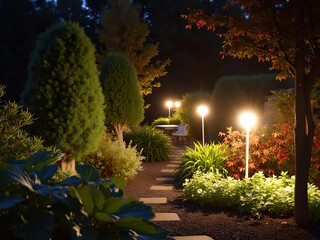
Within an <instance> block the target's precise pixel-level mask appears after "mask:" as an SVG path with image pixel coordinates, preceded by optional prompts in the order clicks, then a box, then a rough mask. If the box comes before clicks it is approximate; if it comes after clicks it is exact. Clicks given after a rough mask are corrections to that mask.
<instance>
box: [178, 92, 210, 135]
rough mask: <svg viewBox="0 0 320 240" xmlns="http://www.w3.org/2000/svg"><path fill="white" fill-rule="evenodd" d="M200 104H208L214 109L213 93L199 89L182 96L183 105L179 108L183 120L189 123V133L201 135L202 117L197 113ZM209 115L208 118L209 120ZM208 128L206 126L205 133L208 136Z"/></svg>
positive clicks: (184, 122)
mask: <svg viewBox="0 0 320 240" xmlns="http://www.w3.org/2000/svg"><path fill="white" fill-rule="evenodd" d="M200 105H206V106H207V107H208V108H209V109H210V110H209V111H212V94H211V93H209V92H206V91H202V90H198V91H193V92H190V93H186V94H185V95H183V96H182V100H181V105H180V107H179V108H178V109H177V112H176V113H177V114H178V115H179V117H180V119H181V122H182V123H183V124H189V126H190V130H189V135H191V136H193V137H196V138H199V137H201V117H200V116H199V115H198V114H197V108H198V107H199V106H200ZM208 117H210V115H208V116H207V117H206V119H207V120H208ZM208 130H209V129H208V128H205V135H206V136H208V135H209V134H208Z"/></svg>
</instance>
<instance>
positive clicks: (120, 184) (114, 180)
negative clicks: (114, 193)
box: [111, 176, 126, 188]
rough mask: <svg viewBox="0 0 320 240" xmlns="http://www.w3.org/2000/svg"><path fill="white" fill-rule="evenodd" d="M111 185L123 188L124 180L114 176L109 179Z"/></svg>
mask: <svg viewBox="0 0 320 240" xmlns="http://www.w3.org/2000/svg"><path fill="white" fill-rule="evenodd" d="M111 183H113V184H115V185H116V186H117V187H118V188H124V186H125V185H126V180H125V179H124V178H123V177H119V176H115V177H113V178H112V179H111Z"/></svg>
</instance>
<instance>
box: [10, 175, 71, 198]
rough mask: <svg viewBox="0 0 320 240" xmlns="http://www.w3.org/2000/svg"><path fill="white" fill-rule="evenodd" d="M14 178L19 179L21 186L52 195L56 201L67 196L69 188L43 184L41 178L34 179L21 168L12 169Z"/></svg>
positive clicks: (41, 193)
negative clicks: (20, 169)
mask: <svg viewBox="0 0 320 240" xmlns="http://www.w3.org/2000/svg"><path fill="white" fill-rule="evenodd" d="M9 174H10V175H11V177H12V179H13V180H14V181H17V182H18V183H19V184H20V185H21V186H23V187H26V188H28V189H29V190H30V191H31V192H35V193H37V194H40V195H51V196H52V197H53V200H54V201H57V200H60V201H61V200H63V199H65V198H67V194H68V193H69V190H68V189H66V188H64V187H61V186H53V187H51V186H48V185H45V184H41V182H40V180H39V179H36V181H33V180H32V179H31V178H30V176H29V175H28V174H25V173H23V172H21V171H19V170H12V171H10V172H9Z"/></svg>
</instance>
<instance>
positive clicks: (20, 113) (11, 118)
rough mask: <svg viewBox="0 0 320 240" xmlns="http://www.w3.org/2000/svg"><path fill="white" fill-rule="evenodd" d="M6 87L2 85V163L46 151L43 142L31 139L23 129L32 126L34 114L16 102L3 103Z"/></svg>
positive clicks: (0, 87)
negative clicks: (5, 160)
mask: <svg viewBox="0 0 320 240" xmlns="http://www.w3.org/2000/svg"><path fill="white" fill-rule="evenodd" d="M4 94H5V86H3V85H0V103H1V105H0V133H1V134H0V161H2V160H4V159H6V158H9V157H14V158H26V157H29V156H30V155H32V154H34V153H35V152H37V151H40V150H45V148H44V147H43V145H42V142H43V140H42V139H41V138H38V137H35V136H33V137H30V136H29V134H28V133H27V132H26V131H24V130H23V127H25V126H28V125H30V124H32V122H33V118H32V114H31V113H29V112H28V111H24V110H22V108H21V106H19V105H18V104H16V103H15V102H10V101H9V102H2V101H1V97H2V96H3V95H4Z"/></svg>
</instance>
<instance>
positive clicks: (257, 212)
mask: <svg viewBox="0 0 320 240" xmlns="http://www.w3.org/2000/svg"><path fill="white" fill-rule="evenodd" d="M294 182H295V177H294V176H292V177H289V176H288V175H287V174H286V173H285V172H282V173H281V175H280V176H279V177H277V176H272V177H265V176H264V174H263V173H262V172H258V173H255V174H254V175H253V176H252V177H250V178H248V179H242V180H239V179H235V178H233V177H227V178H225V177H224V176H223V175H222V174H221V173H219V172H218V171H217V172H209V173H202V172H197V173H196V174H195V175H194V176H193V177H192V178H191V179H186V181H185V183H184V184H183V186H184V189H183V192H184V198H185V199H187V200H191V201H195V202H197V203H199V204H200V205H202V206H204V205H208V206H219V207H236V208H238V210H239V211H240V212H241V213H249V214H251V215H252V216H254V217H257V218H261V217H262V216H263V214H269V215H271V216H276V217H283V216H291V215H293V212H294ZM308 204H309V214H310V217H311V219H312V220H313V221H314V222H319V220H320V190H319V189H318V188H317V187H316V186H315V185H313V184H308Z"/></svg>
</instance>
